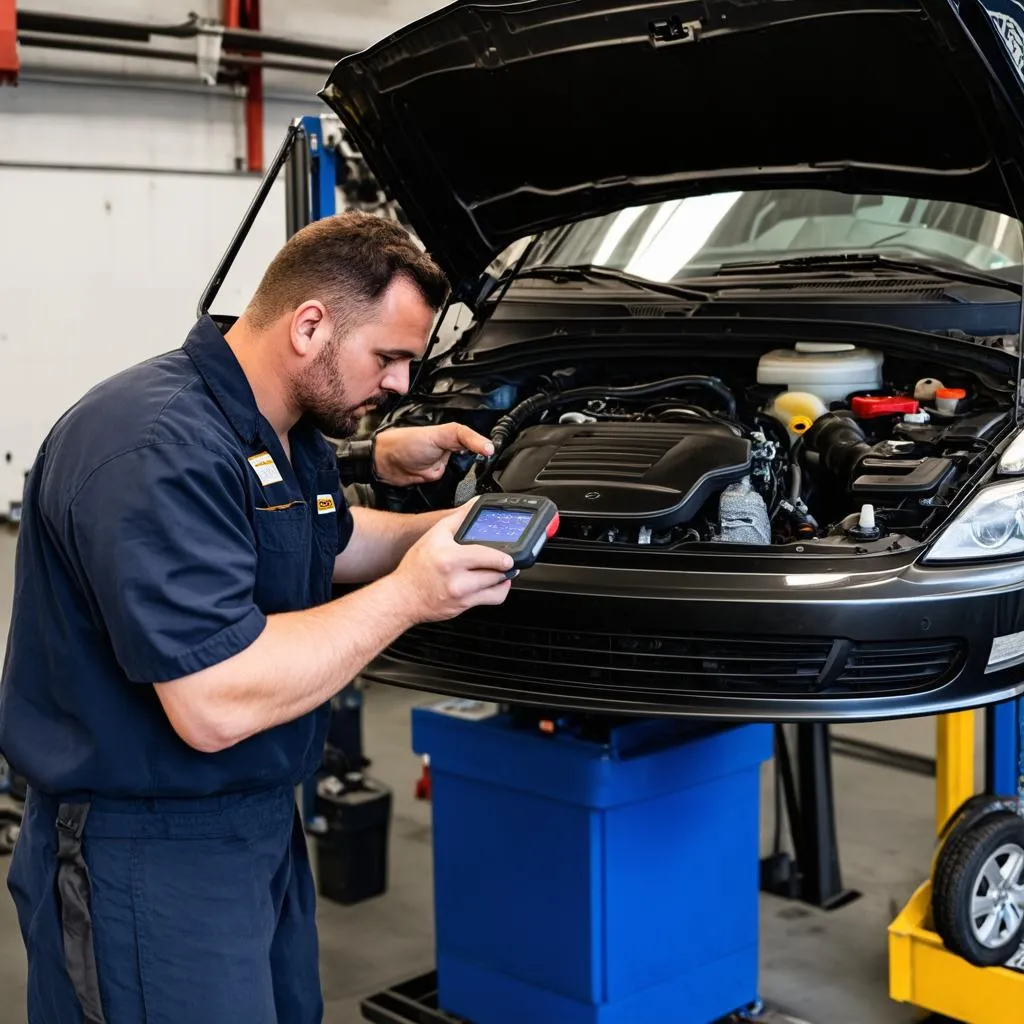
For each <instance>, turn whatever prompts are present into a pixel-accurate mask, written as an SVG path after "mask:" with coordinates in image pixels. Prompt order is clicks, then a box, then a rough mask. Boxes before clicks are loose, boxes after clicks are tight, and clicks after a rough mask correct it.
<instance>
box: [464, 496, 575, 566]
mask: <svg viewBox="0 0 1024 1024" xmlns="http://www.w3.org/2000/svg"><path fill="white" fill-rule="evenodd" d="M557 530H558V508H557V506H556V505H555V503H554V502H553V501H551V500H550V499H548V498H540V497H537V496H536V495H532V494H484V495H482V496H481V497H480V498H478V499H477V502H476V504H475V505H474V506H473V507H472V508H471V509H470V511H469V515H467V516H466V518H465V519H464V520H463V522H462V525H461V526H460V527H459V529H458V532H457V533H456V534H455V541H456V543H458V544H485V545H487V546H488V547H492V548H497V549H498V550H499V551H506V552H508V554H510V555H511V556H512V559H513V563H514V570H513V571H518V570H520V569H529V568H530V566H531V565H533V563H534V562H536V561H537V556H538V555H539V554H540V551H541V548H543V547H544V545H545V544H546V543H547V541H548V539H549V538H550V537H553V536H554V535H555V533H556V532H557Z"/></svg>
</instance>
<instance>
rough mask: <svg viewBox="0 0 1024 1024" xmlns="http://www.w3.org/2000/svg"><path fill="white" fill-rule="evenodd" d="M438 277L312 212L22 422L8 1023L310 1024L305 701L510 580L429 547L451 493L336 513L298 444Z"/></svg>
mask: <svg viewBox="0 0 1024 1024" xmlns="http://www.w3.org/2000/svg"><path fill="white" fill-rule="evenodd" d="M447 294H448V285H447V282H446V281H445V279H444V276H443V274H442V273H441V271H440V270H439V268H438V267H437V266H436V264H435V263H434V262H433V261H432V260H431V259H430V258H429V256H428V255H427V254H425V253H423V252H422V250H421V249H420V248H419V246H418V245H417V244H416V243H415V241H414V240H413V239H412V238H411V237H410V236H409V235H408V234H407V232H406V231H405V230H404V229H403V228H401V227H400V226H398V225H396V224H394V223H392V222H390V221H387V220H385V219H383V218H377V217H372V216H369V215H365V214H352V213H348V214H343V215H341V216H338V217H333V218H329V219H325V220H320V221H316V222H314V223H313V224H311V225H309V226H308V227H306V228H305V229H303V230H302V231H300V232H299V233H297V234H296V235H294V236H293V237H292V238H291V239H290V240H289V241H288V242H287V243H286V244H285V245H284V247H283V248H282V249H281V251H280V252H279V254H278V255H277V256H276V257H275V259H274V260H273V262H272V263H271V264H270V266H269V267H268V269H267V271H266V273H265V275H264V277H263V279H262V281H261V283H260V285H259V287H258V288H257V290H256V292H255V293H254V295H253V297H252V300H251V302H250V304H249V305H248V307H247V308H246V309H245V311H244V312H243V314H242V315H241V316H240V317H239V318H238V320H237V321H236V322H235V323H234V324H233V325H232V326H231V327H230V329H229V330H227V332H226V333H222V332H221V330H220V329H218V327H217V326H216V325H215V324H214V322H213V321H212V320H211V319H210V318H208V317H204V318H202V319H200V320H199V322H198V323H197V324H196V325H195V327H194V328H193V330H192V331H191V333H190V334H189V335H188V337H187V339H186V340H185V343H184V345H183V347H182V348H180V349H178V350H176V351H172V352H170V353H166V354H164V355H161V356H158V357H156V358H153V359H150V360H148V361H146V362H143V363H141V364H139V365H138V366H135V367H133V368H131V369H128V370H127V371H125V372H123V373H120V374H118V375H117V376H114V377H112V378H111V379H109V380H107V381H105V382H104V383H102V384H100V385H98V386H97V387H95V388H94V389H92V390H91V391H90V392H89V393H88V394H86V395H85V396H84V397H83V398H82V399H81V400H80V401H79V402H78V403H77V404H76V405H75V406H74V407H73V408H72V409H71V410H70V411H69V412H67V413H66V414H65V415H64V416H63V417H62V418H61V419H60V420H59V421H58V423H57V424H56V425H55V426H54V428H53V429H52V430H51V432H50V433H49V435H48V436H47V438H46V439H45V441H44V442H43V444H42V446H41V449H40V451H39V454H38V457H37V460H36V462H35V464H34V466H33V467H32V470H31V472H30V474H29V476H28V479H27V481H26V487H25V495H24V506H23V518H22V523H21V531H20V536H19V540H18V554H17V563H16V583H15V600H14V613H13V617H12V622H11V629H10V638H9V642H8V650H7V656H6V660H5V664H4V672H3V678H2V689H0V749H2V751H3V754H4V756H5V757H7V759H8V761H9V762H10V765H11V766H12V768H13V769H14V771H16V772H17V773H19V774H21V775H23V776H25V778H26V779H27V782H28V786H29V792H28V797H27V801H26V806H25V816H24V823H23V827H22V832H21V835H20V837H19V839H18V842H17V845H16V848H15V851H14V854H13V859H12V863H11V867H10V873H9V881H8V885H9V888H10V891H11V893H12V895H13V897H14V901H15V904H16V907H17V911H18V916H19V922H20V926H21V931H22V935H23V938H24V942H25V946H26V950H27V953H28V1019H29V1021H30V1022H31V1024H71V1022H74V1021H76V1020H83V1019H84V1020H85V1021H87V1022H89V1024H94V1022H99V1021H103V1022H106V1024H121V1022H132V1024H136V1022H139V1021H149V1022H151V1024H152V1022H168V1024H170V1022H174V1024H182V1022H185V1021H188V1022H189V1024H203V1022H217V1024H225V1022H227V1021H240V1022H241V1021H244V1022H245V1024H271V1022H278V1021H280V1022H282V1024H283V1022H287V1024H307V1022H310V1024H311V1022H314V1021H320V1020H321V1019H322V997H321V989H320V980H319V971H318V951H317V935H316V926H315V912H316V897H315V890H314V885H313V881H312V874H311V870H310V866H309V862H308V858H307V853H306V844H305V837H304V833H303V827H302V821H301V818H300V816H299V813H298V808H297V806H296V799H295V787H296V785H297V784H298V783H300V782H301V781H302V780H303V779H306V778H307V777H309V776H310V775H311V774H312V773H313V772H314V771H315V770H316V769H317V768H318V766H319V763H320V757H321V754H322V751H323V746H324V740H325V734H326V728H327V719H328V705H327V702H328V701H329V699H330V698H331V696H332V695H333V694H335V693H337V692H338V690H339V689H341V688H342V687H343V686H345V685H346V684H347V683H349V682H350V681H351V680H352V679H353V678H354V677H355V676H356V675H357V674H358V673H359V672H360V670H361V669H362V668H363V667H364V666H365V665H366V664H367V663H368V662H369V661H370V660H371V659H373V658H374V657H375V656H376V655H377V654H378V653H379V652H380V651H381V650H382V649H383V648H385V647H386V646H387V645H388V644H389V643H390V642H392V641H393V640H395V639H396V638H397V637H398V636H400V635H401V634H402V633H403V632H404V631H405V630H406V629H408V628H409V627H411V626H412V625H414V624H416V623H419V622H424V621H437V620H441V619H445V618H451V617H454V616H456V615H458V614H460V613H461V612H462V611H464V610H465V609H467V608H470V607H473V606H476V605H496V604H500V603H501V602H502V601H504V599H505V597H506V595H507V593H508V588H509V582H508V580H507V579H506V576H505V574H506V573H507V572H508V571H509V570H510V569H511V567H512V559H511V558H510V556H509V555H507V554H505V553H503V552H499V551H496V550H494V549H492V548H488V547H483V546H480V545H460V544H457V543H455V541H454V535H455V532H456V530H457V529H458V527H459V525H460V523H461V521H462V519H463V518H464V515H465V512H466V509H467V506H464V507H463V508H461V509H457V510H455V511H453V510H451V509H449V510H446V511H442V512H439V513H427V514H421V515H399V514H394V513H388V512H384V511H380V510H377V509H371V508H356V507H353V508H349V507H348V506H347V505H346V502H345V500H344V497H343V494H342V490H341V486H340V480H339V472H338V463H337V458H336V450H335V449H334V448H333V447H332V445H331V444H330V443H329V442H328V441H327V440H326V439H325V437H324V435H327V437H332V438H338V439H341V438H344V437H345V436H350V435H351V434H352V432H353V431H354V429H355V428H356V426H357V424H358V422H359V420H360V418H361V416H363V415H364V414H365V413H366V412H367V411H368V410H369V409H370V408H372V407H374V406H375V405H377V404H379V403H380V402H381V401H382V400H383V399H384V398H386V396H387V395H388V394H389V393H398V394H402V393H405V391H406V390H407V388H408V386H409V372H410V362H411V361H412V360H414V359H416V358H418V357H420V356H422V354H423V352H424V350H425V347H426V344H427V340H428V336H429V334H430V331H431V327H432V324H433V321H434V318H435V316H436V312H437V310H438V309H439V308H440V307H441V305H442V303H443V302H444V300H445V298H446V296H447ZM458 450H471V451H473V452H477V453H480V454H489V452H490V446H489V442H488V441H487V439H485V438H483V437H482V436H480V435H478V434H476V433H474V432H472V431H469V430H466V429H464V428H457V427H456V426H454V425H450V426H449V427H437V428H434V427H417V428H406V429H404V430H400V429H395V430H389V431H383V432H381V433H380V434H379V435H378V436H377V440H376V444H375V452H374V458H375V461H374V470H375V472H376V473H377V474H378V475H379V476H380V478H382V479H383V480H384V481H386V482H389V483H393V484H397V485H408V484H414V483H418V482H419V483H422V482H425V481H430V480H435V479H436V478H437V477H438V476H440V474H441V473H442V472H443V469H444V466H445V464H446V462H447V459H448V458H449V456H450V454H451V453H452V452H454V451H458ZM332 583H349V584H358V586H355V587H354V588H352V589H351V590H350V592H348V593H346V594H345V595H344V596H342V597H336V598H334V599H333V600H332V596H333V594H332Z"/></svg>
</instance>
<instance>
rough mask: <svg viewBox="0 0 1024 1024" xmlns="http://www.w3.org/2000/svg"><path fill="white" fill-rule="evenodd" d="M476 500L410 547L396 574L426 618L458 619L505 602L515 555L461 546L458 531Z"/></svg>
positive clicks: (415, 612)
mask: <svg viewBox="0 0 1024 1024" xmlns="http://www.w3.org/2000/svg"><path fill="white" fill-rule="evenodd" d="M472 505H473V502H472V501H470V502H467V503H466V504H465V505H462V506H461V507H459V508H457V509H456V510H455V511H454V512H453V513H451V514H450V515H447V516H445V518H444V519H442V520H440V522H438V523H436V524H435V525H434V526H432V527H431V528H430V529H429V530H428V531H427V532H426V533H425V534H423V536H422V537H421V538H420V539H419V540H418V541H417V542H416V543H415V544H413V546H412V547H411V548H409V550H408V552H407V553H406V555H405V557H404V558H403V559H402V561H401V562H400V563H399V566H398V568H397V569H396V570H395V572H394V577H395V578H396V579H401V581H402V583H403V591H404V592H405V593H406V595H407V599H408V600H411V601H412V602H413V603H414V609H413V610H412V614H413V616H414V617H415V618H416V619H417V620H418V621H420V622H439V621H441V620H444V619H452V618H455V616H457V615H460V614H461V613H462V612H464V611H466V610H467V609H468V608H473V607H475V606H476V605H485V604H489V605H496V604H502V603H503V602H504V600H505V598H506V597H508V592H509V588H510V587H511V581H510V580H508V579H506V578H505V577H506V574H507V573H508V572H510V571H511V570H512V568H513V565H514V563H513V561H512V556H511V555H509V554H506V553H505V552H504V551H498V550H496V549H495V548H489V547H486V546H485V545H483V544H457V543H456V542H455V534H456V532H457V531H458V529H459V526H460V525H461V524H462V521H463V519H465V518H466V515H467V513H468V512H469V509H470V507H471V506H472Z"/></svg>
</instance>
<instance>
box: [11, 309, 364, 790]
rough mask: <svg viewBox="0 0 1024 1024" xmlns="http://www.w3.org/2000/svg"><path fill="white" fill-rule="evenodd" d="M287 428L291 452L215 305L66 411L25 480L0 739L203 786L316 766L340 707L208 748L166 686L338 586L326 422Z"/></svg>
mask: <svg viewBox="0 0 1024 1024" xmlns="http://www.w3.org/2000/svg"><path fill="white" fill-rule="evenodd" d="M289 443H290V448H291V456H292V457H291V461H289V459H288V458H287V457H286V455H285V453H284V451H283V449H282V447H281V445H280V443H279V441H278V439H277V435H276V434H275V432H274V430H273V428H272V427H271V425H270V424H269V423H268V422H267V420H266V419H264V417H263V416H262V415H261V414H260V412H259V410H258V409H257V407H256V401H255V399H254V397H253V394H252V390H251V389H250V387H249V384H248V381H247V380H246V378H245V375H244V374H243V372H242V369H241V366H240V365H239V363H238V361H237V360H236V359H235V356H234V354H233V353H232V351H231V349H230V348H229V346H228V344H227V342H226V341H225V340H224V338H223V336H222V334H221V332H220V330H219V329H218V327H217V326H216V325H215V324H214V322H213V321H212V320H211V319H209V318H208V317H204V318H203V319H201V320H200V321H199V322H198V323H197V324H196V326H195V327H194V328H193V330H192V332H191V333H190V334H189V336H188V338H187V340H186V341H185V344H184V346H183V347H182V348H181V349H178V350H176V351H173V352H170V353H166V354H164V355H161V356H158V357H156V358H154V359H150V360H148V361H146V362H144V363H141V364H140V365H138V366H135V367H133V368H131V369H129V370H126V371H124V372H123V373H120V374H118V375H117V376H115V377H113V378H111V379H109V380H107V381H105V382H104V383H102V384H100V385H98V386H97V387H96V388H94V389H93V390H92V391H90V392H89V393H88V394H87V395H85V397H84V398H82V400H81V401H80V402H78V403H77V404H76V405H75V406H74V407H73V408H72V409H71V410H70V411H69V412H67V413H66V414H65V415H64V416H63V417H62V418H61V419H60V420H59V421H58V423H57V424H56V425H55V426H54V428H53V429H52V430H51V432H50V433H49V435H48V436H47V438H46V440H45V441H44V442H43V444H42V446H41V448H40V451H39V454H38V457H37V459H36V461H35V463H34V465H33V467H32V470H31V473H30V474H29V477H28V480H27V483H26V489H25V496H24V505H23V514H22V521H21V527H20V535H19V538H18V552H17V562H16V582H15V595H14V613H13V617H12V621H11V629H10V635H9V637H8V644H7V655H6V659H5V663H4V671H3V678H2V683H0V751H2V752H3V755H4V756H5V757H6V758H7V759H8V761H9V762H10V764H11V766H12V767H13V769H14V771H15V772H17V773H18V774H20V775H23V776H25V778H26V779H27V780H28V783H29V785H30V786H34V787H36V788H38V789H40V790H44V791H47V792H50V793H54V794H64V793H67V794H71V795H80V794H95V795H106V796H112V797H118V796H123V797H131V798H138V797H173V796H183V797H195V796H205V795H209V794H217V793H225V792H232V791H240V790H252V789H260V788H264V787H269V786H275V785H280V784H286V783H292V784H295V783H297V782H299V781H300V780H301V779H303V778H306V777H307V776H308V775H310V774H311V773H312V772H313V771H315V770H316V768H317V767H318V766H319V764H320V760H321V756H322V753H323V745H324V737H325V734H326V730H327V719H328V707H327V706H326V705H324V706H323V707H321V708H319V709H318V710H316V711H314V712H311V713H310V714H307V715H304V716H303V717H301V718H299V719H297V720H295V721H292V722H289V723H286V724H284V725H280V726H277V727H275V728H273V729H270V730H268V731H266V732H264V733H261V734H259V735H256V736H253V737H251V738H249V739H247V740H245V741H243V742H241V743H239V744H237V745H236V746H234V747H231V748H229V749H227V750H223V751H219V752H217V753H212V754H211V753H201V752H200V751H197V750H195V749H193V748H192V747H190V746H188V745H187V744H186V743H185V742H183V741H182V740H181V739H180V738H179V737H178V735H177V734H176V733H175V732H174V731H173V729H172V728H171V726H170V723H169V722H168V720H167V718H166V716H165V714H164V712H163V709H162V707H161V705H160V702H159V700H158V698H157V695H156V691H155V689H154V686H153V685H152V684H154V683H155V684H159V683H161V682H163V681H166V680H171V679H176V678H179V677H181V676H184V675H188V674H189V673H192V672H197V671H199V670H200V669H203V668H207V667H208V666H210V665H213V664H215V663H217V662H220V661H223V660H224V659H226V658H229V657H231V656H232V655H234V654H237V653H238V652H239V651H241V650H243V649H244V648H245V647H247V646H248V645H250V644H251V643H252V642H253V641H254V640H255V639H256V638H257V637H258V636H259V635H260V633H261V631H262V630H263V628H264V625H265V623H266V617H267V616H268V615H271V614H273V613H275V612H285V611H294V610H298V609H305V608H310V607H312V606H314V605H317V604H320V603H323V602H325V601H327V600H329V599H330V597H331V575H332V569H333V565H334V558H335V555H336V554H337V553H338V552H339V551H341V550H342V549H343V548H344V547H345V545H346V544H347V542H348V540H349V538H350V536H351V533H352V516H351V512H350V511H349V509H348V507H347V505H346V504H345V500H344V497H343V495H342V493H341V481H340V477H339V473H338V468H337V460H336V455H335V452H334V449H333V448H332V447H331V445H330V444H329V443H328V442H327V441H326V440H325V439H324V438H323V436H322V435H321V434H320V433H319V432H318V431H316V430H315V429H314V428H312V427H311V426H309V425H307V424H305V423H300V424H299V425H297V426H296V427H295V428H294V429H293V430H292V431H291V434H290V435H289ZM344 682H345V681H344V680H339V687H340V685H341V684H342V683H344Z"/></svg>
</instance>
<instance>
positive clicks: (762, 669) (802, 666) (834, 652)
mask: <svg viewBox="0 0 1024 1024" xmlns="http://www.w3.org/2000/svg"><path fill="white" fill-rule="evenodd" d="M391 653H392V654H393V655H394V656H396V657H398V658H400V659H401V660H403V661H407V662H410V663H413V664H416V665H421V666H423V667H425V668H430V669H433V670H436V671H439V672H446V671H450V672H460V673H470V674H472V675H475V676H487V677H489V678H493V679H498V680H500V679H508V680H509V681H510V682H514V683H515V684H516V685H518V686H527V687H528V686H529V684H530V682H531V681H532V682H535V683H541V684H554V685H557V686H558V687H559V688H562V689H572V688H580V689H586V688H589V687H595V686H600V687H614V688H615V689H618V690H621V691H624V692H634V693H638V694H640V693H651V694H653V693H672V692H679V691H685V692H688V693H707V694H725V693H740V694H751V695H758V696H772V695H775V696H798V695H812V696H821V697H843V696H855V695H857V694H867V693H891V692H905V691H908V690H917V689H924V688H928V687H932V686H935V685H938V684H939V683H940V682H942V681H943V679H944V677H946V676H948V675H949V674H950V672H951V671H952V669H953V668H954V667H956V666H957V665H958V663H959V661H960V658H961V656H962V647H961V644H960V643H959V641H956V640H929V641H903V642H899V643H890V642H874V641H868V642H862V643H853V642H852V641H849V640H844V639H828V638H815V639H804V638H770V639H768V638H761V637H736V636H712V635H699V636H697V635H664V634H657V635H656V634H637V633H630V634H618V633H599V632H593V631H576V630H566V629H552V628H546V627H531V626H521V625H511V624H506V623H495V622H479V621H473V620H471V619H470V618H469V616H462V617H461V618H460V619H455V620H452V621H450V622H446V623H438V624H431V625H424V626H419V627H417V628H415V629H412V630H410V631H409V632H407V633H406V634H405V635H404V636H402V637H401V638H400V639H399V640H398V641H396V642H395V643H394V644H393V645H392V647H391Z"/></svg>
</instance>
